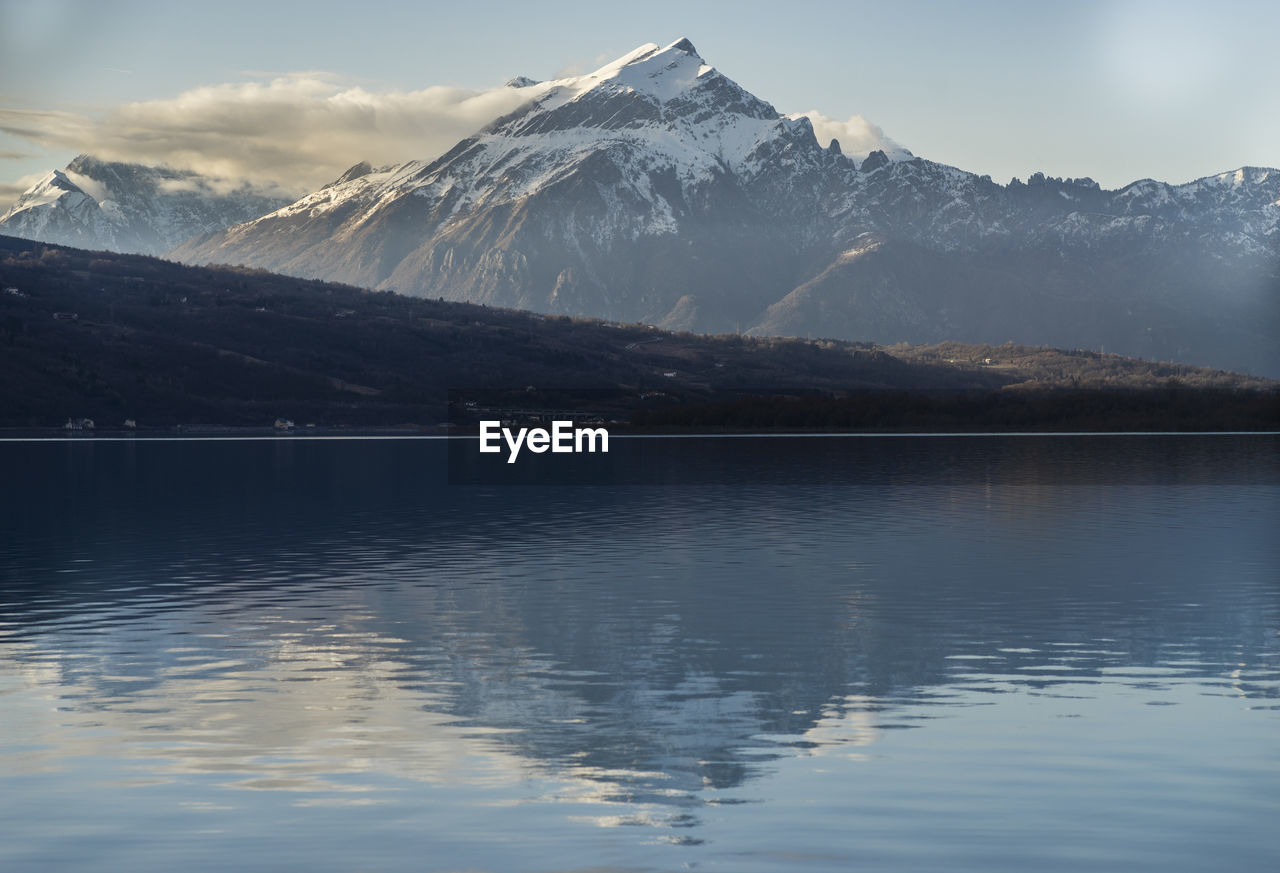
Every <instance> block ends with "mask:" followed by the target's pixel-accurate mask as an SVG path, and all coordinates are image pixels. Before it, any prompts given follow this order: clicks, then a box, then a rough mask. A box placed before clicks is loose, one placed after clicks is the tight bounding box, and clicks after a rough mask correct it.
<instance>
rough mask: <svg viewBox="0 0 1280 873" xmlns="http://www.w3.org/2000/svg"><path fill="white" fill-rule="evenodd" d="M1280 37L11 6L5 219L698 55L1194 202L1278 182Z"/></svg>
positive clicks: (307, 5)
mask: <svg viewBox="0 0 1280 873" xmlns="http://www.w3.org/2000/svg"><path fill="white" fill-rule="evenodd" d="M1277 32H1280V3H1275V2H1239V0H1235V2H1233V0H1219V2H1214V3H1208V2H1198V3H1191V2H1178V0H1160V2H1155V0H1111V2H1062V3H1055V4H1049V3H1029V2H1004V0H972V2H938V0H935V2H925V0H917V2H885V0H874V2H859V0H843V2H821V3H819V2H807V0H788V2H778V0H774V2H759V3H757V2H736V3H722V2H716V3H699V2H693V0H683V2H643V3H633V4H626V5H619V4H616V3H606V2H594V3H568V2H553V0H543V2H540V0H521V2H490V3H485V2H471V3H458V2H456V0H455V2H448V3H438V4H437V3H432V2H418V3H389V2H379V0H364V2H360V3H336V2H318V0H308V2H279V3H272V2H267V0H257V2H235V0H220V2H217V3H201V4H194V3H190V4H189V3H173V2H167V3H158V2H125V0H113V2H110V3H103V2H92V3H88V2H59V0H0V181H2V182H6V183H10V184H9V185H7V186H4V187H0V202H7V201H8V200H9V199H10V197H11V196H13V193H14V186H15V184H17V183H19V182H20V181H26V179H27V177H30V175H31V174H34V173H37V172H39V171H42V170H46V169H49V168H52V167H55V166H56V167H61V166H63V165H65V164H66V162H67V161H68V160H69V159H70V158H71V157H72V156H74V155H75V154H76V153H77V152H79V151H89V152H95V153H103V154H106V155H107V156H109V157H113V158H117V159H129V158H132V159H135V160H143V161H149V162H159V161H167V162H169V163H172V164H175V165H187V166H193V167H196V168H198V169H201V170H203V171H206V172H214V173H224V174H227V175H241V174H249V175H251V176H254V177H255V178H257V179H259V180H267V179H276V180H279V181H281V182H283V183H285V184H286V185H288V186H290V187H292V188H297V187H311V186H314V185H318V184H321V183H323V181H325V180H327V179H330V178H332V177H333V176H335V175H336V174H337V173H338V172H341V170H342V169H343V168H344V167H346V166H348V165H350V164H351V163H354V162H355V161H356V160H358V159H361V158H365V157H367V158H370V159H372V160H374V161H375V162H389V161H391V160H404V159H409V158H416V157H432V156H434V155H435V154H438V153H440V152H442V151H443V150H444V149H445V148H447V147H448V145H450V144H452V142H453V141H456V140H457V139H459V138H461V137H462V136H465V135H466V134H467V133H469V132H470V131H471V130H472V129H474V128H475V127H478V126H479V125H480V124H482V123H484V122H485V121H487V120H488V119H489V118H491V117H493V116H495V115H497V114H498V113H500V112H501V111H504V109H506V108H508V107H507V105H506V104H507V102H509V101H510V100H511V99H513V98H512V96H511V94H510V92H509V89H508V90H504V89H501V88H498V86H501V85H502V83H503V82H504V81H506V80H507V79H508V78H510V77H512V76H515V75H527V76H531V77H533V78H537V79H545V78H551V77H554V76H557V75H563V74H565V73H568V72H586V71H589V70H591V69H594V68H595V67H597V66H599V65H600V64H601V63H603V62H605V61H608V60H611V59H613V58H614V57H617V56H619V55H621V54H623V53H625V52H627V51H629V50H630V49H632V48H634V47H635V46H637V45H640V44H642V43H645V42H656V43H659V44H663V45H665V44H667V43H669V42H672V41H674V40H675V39H677V38H679V37H681V36H687V37H688V38H689V39H691V40H692V41H693V43H694V44H695V45H696V46H697V47H698V50H699V52H700V53H701V54H702V56H703V58H705V59H706V61H707V62H708V63H710V64H712V65H713V66H715V67H717V68H718V69H720V70H721V71H722V72H723V73H725V74H726V75H727V76H729V77H730V78H732V79H734V80H735V81H737V82H738V83H739V84H741V85H742V86H744V87H745V88H747V89H748V90H749V91H751V92H753V93H754V94H756V95H757V96H758V97H761V98H762V99H765V100H768V101H769V102H771V103H772V104H773V105H774V106H775V107H777V108H778V109H779V110H780V111H782V112H785V113H791V112H805V111H808V110H817V111H818V112H820V113H822V114H823V115H825V116H827V117H829V118H832V119H836V120H838V121H843V120H846V119H852V121H853V123H854V124H855V125H860V124H862V123H863V122H862V119H865V121H866V122H869V123H870V124H871V125H877V126H879V128H881V129H883V131H884V133H885V134H886V135H887V136H889V137H891V138H892V139H893V140H895V141H897V142H898V143H900V144H902V145H903V146H905V147H906V148H909V149H911V150H912V151H913V152H914V153H915V154H917V155H920V156H922V157H927V158H930V159H932V160H937V161H942V162H944V163H948V164H952V165H955V166H958V167H962V168H964V169H966V170H971V171H974V172H978V173H989V174H991V176H993V177H994V178H996V179H997V180H999V181H1007V180H1008V179H1009V178H1010V177H1011V176H1015V175H1016V176H1019V177H1023V178H1025V177H1026V176H1027V175H1029V174H1030V173H1032V172H1035V171H1037V170H1042V171H1044V172H1046V173H1048V174H1049V175H1055V176H1092V177H1093V178H1095V179H1097V180H1098V181H1100V182H1102V183H1103V184H1104V185H1105V186H1107V187H1117V186H1120V185H1123V184H1126V183H1128V182H1130V181H1133V180H1135V179H1138V178H1142V177H1147V176H1150V177H1154V178H1158V179H1164V180H1167V181H1171V182H1183V181H1188V180H1190V179H1193V178H1196V177H1198V176H1203V175H1207V174H1210V173H1215V172H1219V171H1223V170H1228V169H1234V168H1236V167H1238V166H1241V165H1245V164H1255V165H1258V164H1260V165H1265V166H1278V165H1280V51H1277V50H1276V48H1275V45H1274V37H1275V34H1276V33H1277ZM854 116H860V117H861V119H857V118H854ZM335 168H336V169H335ZM24 187H25V185H24Z"/></svg>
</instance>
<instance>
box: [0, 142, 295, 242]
mask: <svg viewBox="0 0 1280 873" xmlns="http://www.w3.org/2000/svg"><path fill="white" fill-rule="evenodd" d="M288 202H289V201H288V198H285V197H282V196H280V195H279V194H272V193H263V192H261V191H258V190H256V189H254V188H252V187H251V186H249V185H247V184H244V185H234V186H232V187H231V188H230V190H227V186H225V185H224V184H221V183H219V182H218V181H216V180H213V179H209V178H206V177H204V176H201V175H199V174H198V173H192V172H189V171H184V170H172V169H168V168H165V167H147V166H142V165H141V164H127V163H118V162H110V161H100V160H98V159H97V158H94V157H91V156H89V155H80V156H79V157H77V158H76V159H75V160H73V161H72V162H71V163H69V164H67V166H66V167H65V168H64V169H62V170H53V171H51V172H50V173H49V174H48V175H46V176H45V177H44V178H42V179H41V180H40V181H38V182H36V183H35V184H34V185H32V186H31V187H30V188H29V189H27V190H26V191H25V192H24V193H23V194H22V196H21V197H19V198H18V201H17V202H16V203H15V204H14V205H13V207H12V208H10V209H9V211H7V212H5V213H4V215H3V216H0V233H4V234H9V235H10V236H16V237H21V238H22V239H33V240H40V241H42V242H51V243H58V244H61V245H70V246H78V247H80V248H85V249H100V250H103V251H111V252H135V253H139V254H152V255H158V254H161V253H162V252H165V251H168V250H169V249H171V248H173V247H174V246H175V245H177V244H178V243H180V242H183V241H184V240H186V239H189V238H190V237H192V236H195V235H197V234H204V233H208V232H210V231H213V230H221V229H222V228H225V227H229V226H231V225H233V224H238V223H240V222H242V221H248V220H250V219H253V218H258V217H260V216H262V215H264V214H266V213H268V212H271V211H272V210H274V209H278V208H280V207H281V206H285V205H287V204H288Z"/></svg>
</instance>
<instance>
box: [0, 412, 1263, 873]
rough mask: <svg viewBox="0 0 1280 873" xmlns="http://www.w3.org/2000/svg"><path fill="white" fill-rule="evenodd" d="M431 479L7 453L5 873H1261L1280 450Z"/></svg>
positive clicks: (799, 442) (963, 455) (273, 446)
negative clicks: (857, 872)
mask: <svg viewBox="0 0 1280 873" xmlns="http://www.w3.org/2000/svg"><path fill="white" fill-rule="evenodd" d="M468 444H469V443H468ZM460 448H461V449H463V450H464V452H465V450H466V445H464V444H461V443H458V442H457V441H454V442H452V443H450V442H448V441H444V440H430V439H402V440H397V439H381V440H361V439H342V440H318V439H286V438H277V439H262V440H185V439H184V440H142V439H138V440H122V441H107V440H102V439H100V438H98V439H80V440H70V441H36V442H3V443H0V459H2V461H0V463H2V465H3V466H0V472H2V473H3V482H0V495H2V496H3V505H2V506H0V513H3V518H2V521H3V530H4V531H5V534H4V537H3V541H2V543H0V869H4V870H12V871H27V870H41V871H62V870H67V871H71V870H85V869H92V870H94V871H96V873H113V871H130V873H151V871H156V873H159V871H165V873H168V871H174V870H221V869H236V870H242V871H297V870H306V871H335V873H337V871H343V873H348V871H357V870H369V871H401V870H404V871H409V870H412V871H440V873H444V871H586V870H591V871H641V870H643V871H650V870H658V871H677V870H700V871H808V870H813V871H828V870H830V871H837V870H838V871H847V870H851V869H866V870H875V871H924V870H949V871H997V870H998V871H1004V870H1008V871H1025V870H1036V871H1058V870H1061V871H1067V870H1070V871H1076V870H1081V869H1107V870H1125V871H1160V873H1169V871H1203V870H1207V869H1222V870H1262V869H1274V868H1275V866H1276V864H1277V861H1278V860H1280V829H1277V827H1276V823H1277V822H1280V437H1276V436H1071V437H1052V436H1050V437H1032V436H1022V437H843V438H841V437H797V438H773V439H770V438H749V437H748V438H733V439H730V438H723V439H624V438H620V437H615V438H614V440H613V443H612V445H611V450H610V453H609V455H608V456H600V457H595V458H590V459H588V458H578V459H577V460H573V459H572V458H571V459H569V460H566V459H565V458H559V459H557V462H558V463H560V465H561V466H560V468H557V469H558V470H560V472H561V473H563V472H564V471H565V470H568V471H569V474H566V475H568V478H567V479H565V480H564V481H567V482H569V483H570V484H560V482H559V481H557V480H556V479H555V478H554V476H541V477H539V476H530V474H528V473H527V470H528V469H531V468H526V467H521V468H520V470H522V471H526V472H522V473H518V474H517V473H512V472H511V471H506V472H504V473H503V474H502V475H497V476H488V474H487V473H486V474H484V475H479V474H477V472H476V470H477V467H476V464H477V463H478V461H477V458H476V457H463V458H460V457H457V453H458V451H459V449H460ZM575 457H576V456H575ZM486 460H488V458H486ZM498 463H501V461H500V460H499V461H498ZM575 464H578V465H579V466H575ZM574 470H576V471H578V472H577V474H576V475H572V473H573V471H574ZM482 472H483V471H482ZM553 473H555V471H553ZM555 475H560V473H555ZM503 476H507V477H508V478H509V479H510V480H511V481H512V482H516V483H519V484H510V483H509V482H508V481H506V480H504V479H503ZM473 481H474V482H480V483H481V484H463V483H466V482H473Z"/></svg>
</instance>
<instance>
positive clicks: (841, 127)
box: [789, 109, 910, 158]
mask: <svg viewBox="0 0 1280 873" xmlns="http://www.w3.org/2000/svg"><path fill="white" fill-rule="evenodd" d="M789 117H791V118H807V119H809V123H810V124H812V125H813V133H814V135H815V136H816V137H817V138H818V142H819V143H821V144H822V145H823V146H824V147H825V146H826V145H827V144H828V143H830V142H831V140H833V139H838V140H840V150H841V151H842V152H844V153H845V154H846V155H848V156H849V157H851V158H865V157H866V156H867V155H869V154H870V153H871V152H873V151H876V150H877V149H879V150H880V151H883V152H885V153H887V154H889V155H894V156H898V155H900V156H902V157H906V156H907V155H909V154H910V153H909V152H908V151H907V150H906V149H905V148H903V147H902V146H900V145H899V144H898V143H896V142H894V141H893V140H892V139H890V138H889V137H887V136H885V133H884V131H883V130H881V129H880V128H879V127H878V126H876V125H874V124H872V123H871V122H869V121H867V120H866V119H865V118H863V117H862V116H861V115H854V116H851V117H850V118H849V120H848V121H836V120H835V119H834V118H828V117H827V116H825V115H823V114H822V113H821V112H819V111H818V110H816V109H810V110H809V111H808V112H797V113H795V114H794V115H791V116H789Z"/></svg>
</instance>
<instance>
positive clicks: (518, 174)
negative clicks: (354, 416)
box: [0, 40, 1280, 376]
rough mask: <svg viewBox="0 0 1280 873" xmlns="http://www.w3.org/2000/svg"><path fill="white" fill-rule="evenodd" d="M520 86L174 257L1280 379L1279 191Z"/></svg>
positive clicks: (1261, 171) (707, 100)
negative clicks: (501, 111)
mask: <svg viewBox="0 0 1280 873" xmlns="http://www.w3.org/2000/svg"><path fill="white" fill-rule="evenodd" d="M510 84H511V86H512V87H518V88H521V89H523V90H525V91H526V92H527V93H528V94H529V96H530V99H529V101H528V102H527V103H526V104H524V105H523V106H522V107H521V108H519V109H518V110H516V111H515V112H513V113H511V114H509V115H507V116H505V117H503V118H500V119H498V120H496V121H494V122H493V123H492V124H490V125H488V126H487V127H485V128H484V129H483V130H481V131H480V132H478V133H477V134H475V135H474V136H471V137H469V138H467V139H464V140H463V141H461V142H459V143H458V144H457V145H456V146H455V147H454V148H452V149H451V150H450V151H449V152H448V153H446V154H445V155H443V156H441V157H440V158H438V159H436V160H432V161H411V162H409V163H405V164H401V165H397V166H390V167H381V168H374V167H371V166H370V165H368V164H358V165H356V166H355V167H352V168H351V169H350V170H349V171H347V172H346V173H345V174H343V175H342V176H341V177H340V178H339V179H337V180H335V181H334V182H333V183H331V184H329V185H327V186H325V187H324V188H322V189H321V190H319V191H317V192H315V193H313V194H310V195H308V196H306V197H304V198H302V199H301V200H299V201H297V202H295V203H292V204H289V205H285V206H283V208H279V209H276V210H275V211H272V212H270V213H269V214H264V215H260V216H255V218H254V220H250V221H246V222H245V223H242V224H236V225H234V226H225V225H226V224H231V222H226V223H225V224H224V225H223V226H221V227H217V228H212V229H210V230H209V232H205V233H203V235H200V236H194V237H193V238H191V239H189V240H187V241H185V242H183V243H182V244H180V245H177V247H176V248H173V249H172V250H171V251H170V252H169V256H170V257H174V258H178V259H180V260H183V261H185V262H188V263H194V264H207V263H225V264H243V265H248V266H255V267H262V268H266V269H269V270H274V271H278V272H283V273H287V274H292V275H296V276H302V277H310V278H324V279H330V280H336V281H342V282H347V283H351V284H355V285H360V286H365V287H370V288H377V289H390V290H395V291H398V292H401V293H404V294H408V295H414V296H425V297H432V298H435V297H441V298H444V299H446V300H457V301H472V302H482V303H487V304H492V305H501V306H509V307H516V308H522V309H527V310H532V311H535V312H542V313H564V314H573V315H587V316H596V317H601V318H607V319H614V320H620V321H643V322H648V323H652V324H657V325H660V326H663V327H666V328H670V329H680V330H692V331H698V332H737V331H743V332H745V333H750V334H770V335H789V336H814V337H834V338H842V339H849V340H860V341H875V342H880V343H894V342H902V341H905V342H913V343H932V342H940V341H945V340H959V341H964V342H992V343H1003V342H1005V341H1009V340H1012V341H1015V342H1018V343H1024V344H1047V345H1052V346H1058V347H1064V348H1075V347H1079V348H1091V349H1105V350H1107V351H1115V352H1120V353H1123V354H1128V355H1133V356H1141V357H1144V358H1149V359H1156V360H1173V361H1182V362H1189V363H1195V364H1201V365H1210V366H1214V367H1222V368H1230V369H1236V370H1243V371H1249V372H1253V373H1257V374H1262V375H1270V376H1280V343H1277V339H1278V338H1280V171H1278V170H1273V169H1267V168H1255V167H1244V168H1240V169H1237V170H1233V171H1231V172H1227V173H1222V174H1219V175H1215V176H1209V177H1206V178H1203V179H1200V180H1198V181H1195V182H1191V183H1188V184H1184V185H1168V184H1165V183H1161V182H1154V181H1151V180H1143V181H1139V182H1135V183H1133V184H1131V185H1128V186H1126V187H1125V188H1122V189H1120V190H1115V191H1109V190H1103V189H1102V188H1101V187H1100V186H1099V185H1097V184H1096V183H1094V182H1093V181H1092V180H1090V179H1057V178H1049V177H1046V176H1044V175H1043V174H1039V173H1037V174H1035V175H1034V176H1032V177H1031V178H1030V179H1028V180H1027V181H1026V182H1025V183H1023V182H1019V181H1017V180H1014V181H1013V182H1011V183H1009V184H1007V185H1000V184H997V183H996V182H993V181H992V180H991V179H990V178H989V177H985V176H978V175H975V174H973V173H968V172H964V171H962V170H959V169H956V168H953V167H948V166H944V165H942V164H938V163H934V162H931V161H928V160H925V159H922V158H918V157H914V156H913V155H911V154H910V153H909V152H906V151H905V150H900V149H899V150H894V151H892V152H886V151H880V150H878V151H873V152H871V153H870V154H867V155H846V154H844V153H843V152H842V150H841V147H840V145H839V143H837V142H835V141H832V142H830V143H820V142H819V141H818V140H817V138H816V137H815V135H814V130H813V127H812V125H811V123H810V121H809V120H808V119H807V118H804V117H787V116H783V115H781V114H780V113H778V112H777V111H776V110H775V109H774V108H773V107H772V106H770V105H769V104H768V103H766V102H764V101H763V100H760V99H759V98H757V97H755V96H753V95H752V94H750V93H748V92H747V91H745V90H744V89H742V88H741V87H739V86H738V85H737V84H736V83H734V82H733V81H732V80H730V79H729V78H727V77H726V76H724V75H723V74H721V73H720V72H718V71H717V70H715V69H714V68H713V67H711V66H709V65H708V64H707V63H706V62H705V61H704V60H703V59H702V58H701V57H700V56H699V55H698V53H697V51H696V50H695V49H694V47H693V45H692V44H691V43H690V42H689V41H688V40H680V41H678V42H675V43H672V44H671V45H668V46H666V47H665V48H661V47H659V46H657V45H645V46H642V47H640V48H639V49H637V50H635V51H633V52H631V53H630V54H628V55H626V56H624V57H622V58H619V59H618V60H617V61H614V62H613V63H611V64H608V65H606V66H604V67H602V68H600V69H599V70H597V71H595V72H593V73H590V74H588V75H583V76H576V77H570V78H565V79H559V80H555V81H551V82H540V83H539V82H533V81H531V80H527V79H517V80H513V81H512V82H511V83H510ZM24 196H25V195H24ZM7 221H9V219H8V218H6V219H5V221H4V222H0V232H13V231H12V230H10V229H9V228H8V226H7V224H6V223H5V222H7ZM21 235H24V236H33V235H35V234H30V233H24V234H21Z"/></svg>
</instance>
